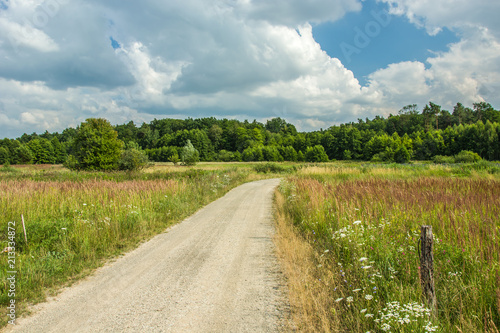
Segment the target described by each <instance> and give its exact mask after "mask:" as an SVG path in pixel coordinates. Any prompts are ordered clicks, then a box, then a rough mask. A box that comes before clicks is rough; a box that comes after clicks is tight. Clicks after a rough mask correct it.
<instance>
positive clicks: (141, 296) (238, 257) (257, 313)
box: [8, 179, 286, 333]
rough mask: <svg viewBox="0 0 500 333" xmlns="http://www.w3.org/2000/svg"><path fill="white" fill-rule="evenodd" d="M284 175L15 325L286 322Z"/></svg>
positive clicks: (154, 326) (223, 327)
mask: <svg viewBox="0 0 500 333" xmlns="http://www.w3.org/2000/svg"><path fill="white" fill-rule="evenodd" d="M278 184H279V180H276V179H272V180H262V181H257V182H252V183H248V184H244V185H242V186H240V187H238V188H235V189H233V190H232V191H230V192H229V193H228V194H226V195H225V196H224V197H223V198H221V199H219V200H217V201H215V202H213V203H211V204H210V205H208V206H206V207H205V208H203V209H202V210H200V211H198V212H197V213H196V214H194V215H193V216H191V217H190V218H188V219H186V220H185V221H183V222H182V223H181V224H179V225H177V226H175V227H173V228H171V229H170V230H169V231H168V232H166V233H163V234H161V235H159V236H157V237H155V238H153V239H152V240H151V241H149V242H147V243H144V244H143V245H142V246H140V247H139V248H137V249H136V250H134V251H132V252H130V253H128V254H126V255H125V256H123V257H121V258H119V259H118V260H116V261H115V262H113V263H110V264H108V265H106V266H105V267H103V268H101V269H99V270H97V272H96V273H95V274H94V275H92V276H91V277H89V278H87V279H85V280H84V281H82V282H80V283H78V284H77V285H74V286H72V287H70V288H66V289H65V290H64V291H63V292H62V293H61V294H59V295H58V296H57V297H56V298H54V299H52V300H50V301H49V302H47V303H43V304H40V305H38V306H36V307H35V310H36V312H35V314H34V315H32V316H30V317H27V318H24V319H18V321H17V325H16V326H15V327H14V329H13V328H12V327H10V328H9V329H8V332H37V333H38V332H276V331H279V330H280V329H281V328H282V326H283V325H284V321H285V320H284V318H283V317H284V312H285V311H284V310H285V308H286V305H285V301H284V299H285V298H284V295H283V294H284V293H283V290H282V287H281V281H282V280H281V276H280V270H279V266H278V263H277V259H276V257H275V255H274V252H273V250H274V247H273V242H272V235H273V232H274V227H273V222H272V212H271V208H272V194H273V190H274V188H275V187H276V186H277V185H278Z"/></svg>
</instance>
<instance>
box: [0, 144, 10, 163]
mask: <svg viewBox="0 0 500 333" xmlns="http://www.w3.org/2000/svg"><path fill="white" fill-rule="evenodd" d="M5 163H9V151H8V150H7V149H6V148H4V147H0V164H5Z"/></svg>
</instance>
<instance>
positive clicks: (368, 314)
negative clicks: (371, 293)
mask: <svg viewBox="0 0 500 333" xmlns="http://www.w3.org/2000/svg"><path fill="white" fill-rule="evenodd" d="M365 317H366V318H372V317H373V313H367V314H365Z"/></svg>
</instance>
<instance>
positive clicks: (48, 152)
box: [28, 138, 56, 164]
mask: <svg viewBox="0 0 500 333" xmlns="http://www.w3.org/2000/svg"><path fill="white" fill-rule="evenodd" d="M28 147H29V149H30V150H31V152H32V153H33V161H34V162H35V163H36V164H54V163H55V162H56V157H55V154H54V147H52V144H51V143H50V141H49V140H47V139H45V138H39V139H34V140H31V141H30V142H28Z"/></svg>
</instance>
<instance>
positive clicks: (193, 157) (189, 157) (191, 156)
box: [174, 139, 200, 165]
mask: <svg viewBox="0 0 500 333" xmlns="http://www.w3.org/2000/svg"><path fill="white" fill-rule="evenodd" d="M199 156H200V155H199V153H198V150H196V149H195V148H194V146H193V144H192V143H191V140H189V139H188V140H187V142H186V145H185V146H184V148H182V151H181V160H182V164H183V165H195V164H196V163H198V162H199V161H200V157H199ZM174 164H175V163H174Z"/></svg>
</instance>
